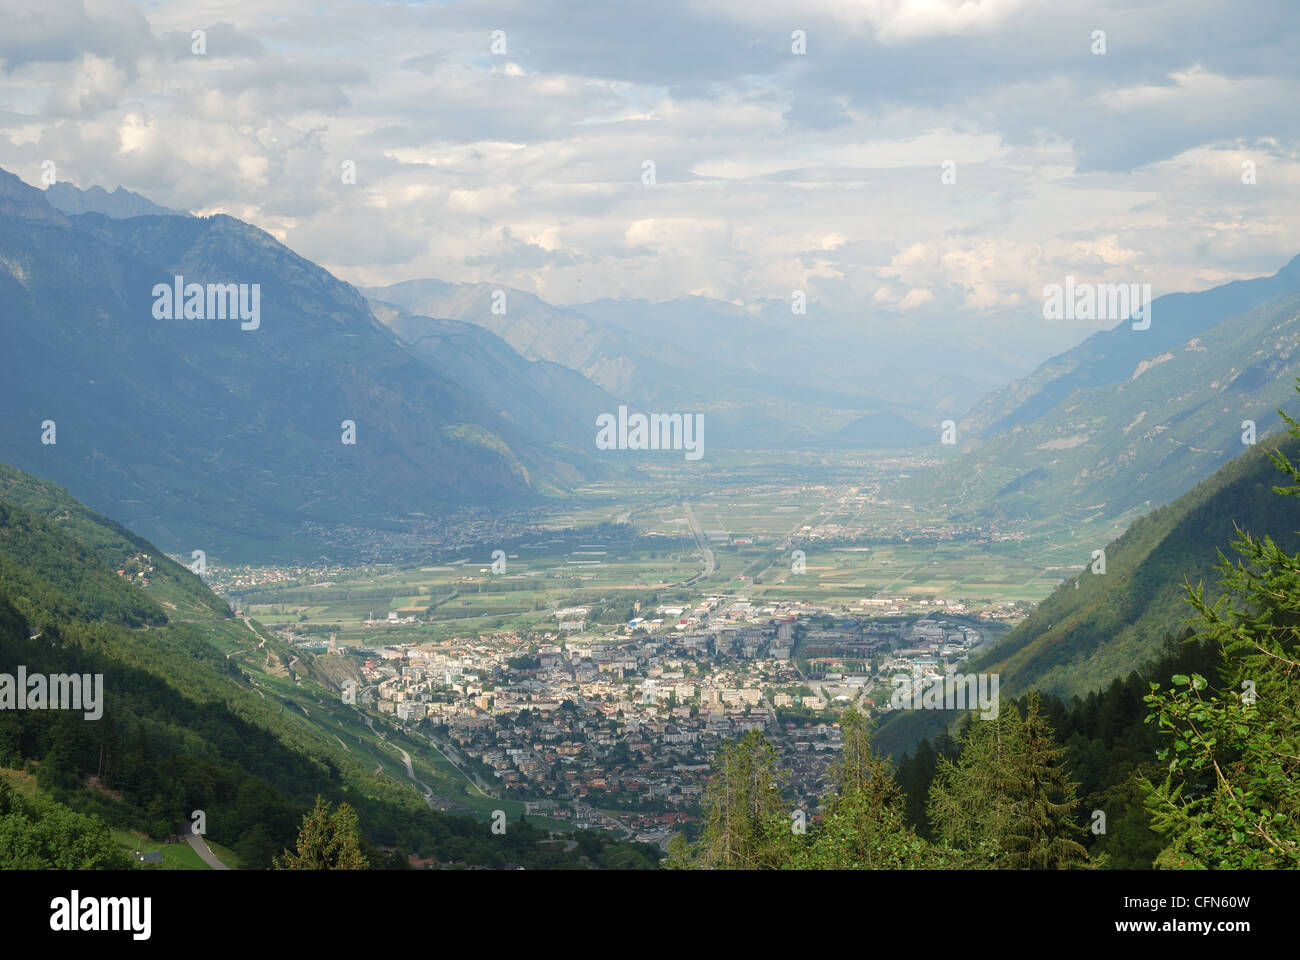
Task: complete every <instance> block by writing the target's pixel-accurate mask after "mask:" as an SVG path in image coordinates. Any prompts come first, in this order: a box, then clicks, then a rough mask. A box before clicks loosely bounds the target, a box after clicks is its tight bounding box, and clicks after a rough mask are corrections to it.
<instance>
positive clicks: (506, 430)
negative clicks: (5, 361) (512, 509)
mask: <svg viewBox="0 0 1300 960" xmlns="http://www.w3.org/2000/svg"><path fill="white" fill-rule="evenodd" d="M175 275H182V276H184V278H185V281H186V283H190V282H194V283H200V284H208V283H213V284H228V283H229V284H247V285H248V287H247V291H248V293H249V296H250V297H251V291H252V284H258V285H259V291H260V297H261V299H260V326H258V327H257V328H256V329H241V320H240V319H239V318H237V317H236V318H234V319H183V318H182V319H172V320H166V319H156V318H155V309H156V307H157V298H156V295H155V293H154V292H153V291H154V289H155V285H157V284H165V285H170V284H171V282H172V278H173V277H174V276H175ZM0 304H3V307H0V310H2V311H3V338H4V345H5V348H6V354H7V355H8V356H9V357H11V358H14V359H15V361H16V366H15V369H14V370H13V375H12V376H9V377H6V378H4V383H3V385H2V386H0V404H2V405H3V407H4V409H5V410H6V414H7V415H6V416H5V417H4V418H3V420H2V421H0V455H3V456H5V457H7V458H8V459H10V460H12V461H13V462H15V463H16V464H17V465H18V466H20V467H23V468H26V469H31V470H35V471H37V472H39V473H41V474H42V475H44V476H48V477H50V478H52V479H54V480H56V481H58V482H60V483H62V484H64V485H66V486H68V487H69V488H70V489H71V490H73V491H74V492H75V493H77V494H79V495H80V496H82V497H83V498H84V499H85V500H86V502H88V503H90V504H91V505H92V506H94V507H95V508H96V509H98V510H100V511H103V512H106V513H109V514H111V515H113V516H114V517H116V518H118V519H119V520H121V521H122V522H123V523H124V524H126V525H127V526H130V527H132V528H134V529H139V530H142V531H144V532H145V533H146V534H147V535H148V536H149V537H150V538H151V539H153V540H157V541H159V542H161V543H163V544H164V545H165V546H166V547H168V548H169V549H174V550H177V551H179V552H184V553H186V554H188V553H189V551H190V550H191V549H193V548H201V549H205V550H207V551H208V552H209V554H222V553H224V554H226V555H232V554H233V555H236V556H238V555H248V554H251V553H257V554H259V555H261V556H262V558H263V559H265V558H267V557H270V556H276V555H279V556H284V555H290V556H301V555H302V554H303V553H305V552H310V553H312V554H313V555H314V554H315V553H316V552H319V550H318V549H316V547H317V544H316V542H315V541H314V540H313V539H312V537H313V534H312V531H313V530H314V529H315V528H317V527H336V526H338V525H348V526H351V527H356V528H362V529H366V528H369V529H378V530H390V529H394V528H400V527H401V526H402V525H403V524H405V523H407V522H408V521H409V520H410V519H411V518H412V517H413V516H415V517H418V516H428V515H433V514H439V513H443V512H446V511H448V510H451V509H454V508H456V507H459V506H463V505H467V504H478V505H491V504H494V503H501V502H510V503H512V504H521V503H527V502H529V500H531V499H533V498H535V497H536V496H538V494H539V493H542V492H546V491H548V490H552V489H561V488H563V486H564V485H565V484H566V483H568V482H571V481H572V480H573V479H574V477H575V476H577V475H578V473H579V471H578V469H577V468H575V466H574V461H575V460H577V461H581V459H582V456H584V455H585V454H583V455H577V454H574V453H573V451H569V452H568V453H567V454H566V451H565V450H563V449H555V448H553V447H552V446H551V445H550V443H549V440H550V438H549V437H547V436H545V435H542V436H538V435H535V434H532V433H529V432H527V431H525V430H522V429H520V428H519V427H518V426H516V425H514V424H511V423H510V422H509V421H508V420H506V419H504V418H503V417H502V416H501V415H500V414H499V413H498V412H496V411H495V410H493V409H492V408H491V407H489V406H488V405H486V404H485V403H484V402H483V400H481V399H480V398H479V397H478V396H475V395H474V394H472V393H470V392H468V391H467V390H466V389H465V388H464V387H463V386H461V385H459V384H457V383H455V382H453V381H452V380H450V379H448V378H446V377H444V376H440V375H439V374H438V372H437V371H435V370H433V369H431V367H430V365H429V364H428V363H427V362H424V361H421V360H420V359H418V358H416V357H415V356H413V355H412V354H411V353H410V352H409V351H408V350H407V349H406V348H405V347H404V346H403V345H402V344H401V342H400V341H399V340H398V338H397V337H396V336H395V335H394V334H393V333H392V332H391V331H390V330H388V329H387V328H386V327H384V326H383V325H382V324H380V323H379V322H377V321H376V320H375V319H374V317H373V316H372V315H371V312H370V309H369V307H368V305H367V304H366V302H365V301H364V300H363V299H362V297H361V296H359V295H358V294H357V293H356V291H355V290H353V289H352V288H351V287H350V286H348V285H347V284H344V283H342V282H340V281H338V280H336V279H335V278H334V277H332V276H330V275H329V274H328V273H327V272H325V271H324V270H322V269H321V268H319V267H317V266H316V265H315V264H313V263H311V262H309V261H307V260H304V259H303V258H301V257H298V256H297V255H295V254H294V253H293V252H292V251H290V250H288V249H287V248H285V247H283V246H282V245H281V244H279V243H277V242H276V241H275V240H274V239H272V238H271V237H270V236H268V235H267V234H265V233H263V232H262V231H260V230H257V229H255V228H253V227H251V226H249V225H247V224H244V223H242V222H240V221H238V220H234V219H232V218H230V217H225V216H215V217H207V218H197V217H189V216H185V217H179V216H147V217H135V218H131V219H112V218H109V217H105V216H103V215H100V214H84V215H80V216H71V217H70V216H66V215H64V214H62V213H60V212H59V211H57V210H56V209H55V208H53V207H52V206H50V205H49V204H48V203H47V202H46V200H45V197H44V195H43V194H42V193H41V191H38V190H35V189H33V188H31V187H28V186H26V185H25V184H23V183H22V182H21V181H19V180H18V179H17V178H15V177H13V176H11V175H9V174H7V173H4V172H2V171H0ZM205 312H206V310H205ZM447 362H448V363H449V364H454V363H455V359H454V357H448V358H447ZM543 412H544V408H543ZM47 420H50V421H54V423H55V425H56V428H57V429H56V433H55V437H54V439H55V440H56V442H55V443H54V444H48V443H42V434H43V432H44V431H45V428H44V427H42V424H43V423H44V422H45V421H47ZM345 420H351V421H353V422H354V423H355V425H356V443H355V444H345V443H343V442H342V441H343V426H342V424H343V421H345ZM566 456H569V457H570V459H569V460H566V459H565V458H566Z"/></svg>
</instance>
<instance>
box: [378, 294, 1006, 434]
mask: <svg viewBox="0 0 1300 960" xmlns="http://www.w3.org/2000/svg"><path fill="white" fill-rule="evenodd" d="M498 291H499V292H500V294H501V296H500V297H499V298H498V300H497V303H498V304H499V306H498V307H497V311H496V312H494V310H493V303H494V301H493V295H494V293H496V292H498ZM365 292H366V295H367V296H369V297H370V298H371V301H372V303H385V304H389V305H392V306H396V307H398V308H400V309H401V310H403V311H405V312H407V313H410V314H420V315H424V316H429V317H447V318H450V319H455V320H462V321H465V322H467V323H471V324H474V325H476V326H480V327H483V328H484V329H487V330H490V331H492V332H493V333H495V334H497V335H498V336H500V337H501V338H502V339H503V340H505V341H506V342H507V343H508V344H509V345H510V346H511V347H513V348H514V349H515V350H516V351H518V352H519V353H520V354H522V355H523V356H525V357H527V358H529V359H533V360H548V361H553V362H555V363H558V364H560V365H562V366H565V367H568V368H569V369H571V370H574V371H577V372H580V373H582V374H583V375H584V376H586V377H587V378H589V379H590V380H592V381H593V382H594V383H596V384H598V385H599V386H601V387H602V388H603V389H604V390H605V391H607V392H608V393H609V394H610V395H612V396H613V397H616V398H617V399H618V400H619V401H622V402H627V403H629V404H632V405H633V406H635V407H637V408H640V409H642V410H692V411H700V412H705V413H707V414H708V415H709V420H708V422H709V424H710V427H709V438H710V439H709V442H710V443H711V444H713V445H715V446H731V447H735V446H762V445H776V444H800V445H803V444H809V443H812V444H816V443H829V444H832V445H859V446H878V447H879V446H891V445H893V444H894V443H896V442H897V441H898V439H899V438H903V439H904V441H905V442H904V444H903V445H914V444H915V443H919V442H924V441H923V440H921V439H919V438H926V439H928V438H931V437H933V436H934V435H935V431H936V430H937V428H938V419H936V417H935V415H934V414H933V412H932V411H931V410H930V409H929V408H928V407H926V406H918V405H916V404H911V405H909V404H901V403H895V402H890V401H887V400H882V399H881V398H880V396H879V394H878V393H876V392H874V388H875V387H877V386H879V384H878V383H877V382H876V381H874V380H873V379H872V377H871V376H870V375H869V374H867V373H865V372H864V370H863V369H862V366H863V364H864V362H865V361H864V359H863V358H864V357H866V356H868V355H871V354H870V353H869V352H867V351H864V352H862V354H861V355H856V354H855V353H854V351H851V350H836V349H834V348H833V344H832V343H830V342H824V341H823V340H819V339H818V338H816V337H812V338H808V336H807V335H808V333H809V331H808V328H807V323H806V320H807V318H803V317H799V318H793V317H791V316H790V315H789V307H788V306H786V307H785V315H784V316H783V315H782V314H781V313H780V311H779V310H778V309H777V306H776V305H774V304H771V303H768V304H765V305H760V308H756V309H755V310H746V309H743V308H740V307H737V306H735V305H733V304H726V303H722V302H721V301H716V300H709V299H706V298H702V297H682V298H679V299H677V300H673V301H669V302H667V303H661V304H650V303H648V302H646V301H640V300H638V301H623V300H602V301H596V302H594V303H588V304H582V305H580V306H576V307H557V306H554V305H552V304H549V303H546V302H545V301H543V300H541V299H539V298H537V297H535V296H533V295H532V294H529V293H525V292H524V291H521V290H515V289H513V288H509V287H501V286H498V285H494V284H489V283H479V284H449V283H444V282H442V281H439V280H411V281H407V282H404V283H398V284H394V285H392V286H389V287H381V288H372V289H369V290H366V291H365ZM502 310H504V312H501V311H502ZM796 320H797V321H798V322H794V321H796ZM805 340H808V342H806V343H805V342H804V341H805ZM871 356H873V359H872V362H873V363H883V360H882V358H880V357H875V356H874V355H871ZM986 387H987V384H982V385H981V390H980V392H982V391H983V389H984V388H986ZM931 399H932V400H936V399H938V398H937V397H932V398H931ZM963 406H964V404H963Z"/></svg>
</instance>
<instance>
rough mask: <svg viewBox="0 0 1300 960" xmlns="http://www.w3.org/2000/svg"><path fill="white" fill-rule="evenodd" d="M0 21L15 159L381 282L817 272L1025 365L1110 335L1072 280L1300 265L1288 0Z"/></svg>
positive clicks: (340, 10) (671, 0)
mask: <svg viewBox="0 0 1300 960" xmlns="http://www.w3.org/2000/svg"><path fill="white" fill-rule="evenodd" d="M0 23H2V24H3V29H0V167H4V168H5V169H8V170H10V171H12V172H14V173H16V174H18V175H19V176H21V177H22V178H23V179H25V180H27V181H28V182H29V183H33V184H36V185H39V184H40V179H41V173H42V169H43V168H42V164H43V163H44V162H46V161H53V162H54V164H55V170H56V171H57V177H58V179H59V180H68V181H71V182H72V183H74V184H76V185H78V186H80V187H83V188H84V187H89V186H91V185H93V184H99V185H102V186H104V187H106V188H108V189H110V190H111V189H113V188H114V187H116V186H119V185H121V186H124V187H126V188H127V189H129V190H134V191H136V192H139V193H142V194H144V195H145V196H147V197H149V198H150V199H152V200H154V201H155V202H158V203H162V204H165V205H168V206H173V207H178V208H184V209H188V210H191V211H193V212H195V213H198V214H211V213H228V214H231V215H233V216H237V217H239V218H241V219H244V220H247V221H249V222H251V223H253V224H256V225H257V226H259V227H261V228H263V229H265V230H267V231H268V232H270V233H271V234H272V235H274V236H275V237H276V238H278V239H280V240H281V241H283V242H284V243H286V244H288V245H289V246H290V247H292V248H293V249H295V250H296V251H298V252H299V253H301V254H303V255H304V256H306V257H308V258H310V259H312V260H315V261H317V262H319V263H321V264H322V265H323V266H325V267H327V268H328V269H330V270H331V271H332V272H334V273H335V274H336V275H338V276H339V277H341V278H342V279H344V280H348V281H350V282H353V283H356V284H358V285H379V284H387V283H394V282H397V281H400V280H407V279H413V278H420V277H433V278H437V279H440V280H445V281H451V282H460V281H476V282H477V281H492V282H497V283H503V284H507V285H510V286H513V287H518V288H522V289H525V290H528V291H530V292H533V293H535V294H537V295H538V296H541V297H542V298H543V299H546V300H548V301H551V302H552V303H560V304H566V303H581V302H584V301H590V300H594V299H597V298H601V297H615V298H617V297H625V298H645V299H649V300H653V301H662V300H670V299H673V298H676V297H679V296H684V295H700V296H709V297H716V298H719V299H723V300H728V301H733V302H737V303H742V302H747V303H752V302H754V301H757V300H761V299H766V298H775V299H781V300H787V301H788V300H790V298H791V295H792V292H793V291H794V290H802V291H805V292H806V296H807V298H808V301H809V303H810V308H809V315H808V318H807V319H806V320H805V321H803V322H809V323H812V322H815V317H816V313H817V310H818V309H819V308H820V309H825V310H826V311H828V312H833V313H835V314H836V315H837V316H840V317H851V318H854V319H855V320H856V319H858V318H860V320H861V322H862V323H881V324H887V323H889V322H890V321H891V318H894V319H899V318H905V319H906V320H907V322H909V323H919V324H925V325H930V326H933V327H934V328H935V329H936V330H940V331H945V330H947V329H956V328H957V327H962V328H964V329H965V330H966V331H967V332H969V331H970V330H972V329H974V330H987V331H988V336H989V337H991V338H1001V339H1002V340H1004V341H1005V342H1006V343H1007V344H1008V349H1012V350H1019V351H1021V353H1022V354H1023V355H1024V356H1023V358H1022V359H1024V361H1025V362H1026V363H1027V362H1029V359H1041V358H1042V357H1044V356H1046V355H1047V353H1048V352H1051V351H1055V350H1058V349H1064V348H1065V347H1068V346H1070V345H1072V344H1073V343H1075V342H1078V340H1080V339H1082V337H1083V336H1085V335H1086V334H1087V333H1090V332H1092V331H1093V330H1095V329H1098V328H1100V327H1103V326H1111V325H1113V322H1093V321H1069V322H1062V321H1047V320H1044V319H1043V315H1042V301H1043V287H1044V286H1045V285H1047V284H1053V283H1063V282H1064V279H1065V277H1066V276H1073V277H1075V278H1076V282H1078V283H1085V282H1098V283H1120V282H1123V283H1150V284H1151V285H1152V292H1153V295H1154V296H1159V295H1160V294H1162V293H1167V292H1172V291H1175V290H1197V289H1204V288H1207V287H1210V286H1214V285H1216V284H1218V283H1222V282H1225V281H1227V280H1231V279H1235V278H1240V277H1249V276H1259V275H1265V274H1271V273H1273V272H1275V271H1276V270H1277V269H1278V268H1279V267H1280V266H1282V265H1283V264H1284V263H1286V262H1287V261H1288V260H1290V259H1291V258H1292V257H1293V256H1295V255H1296V254H1297V253H1300V218H1297V217H1296V216H1295V213H1296V204H1295V200H1296V197H1297V192H1298V188H1300V164H1298V160H1297V134H1298V130H1297V128H1298V126H1300V110H1297V109H1296V96H1295V95H1296V91H1297V83H1296V80H1297V73H1298V72H1300V56H1297V54H1300V6H1297V5H1296V4H1295V3H1294V0H1281V2H1268V0H1260V2H1255V3H1250V4H1245V5H1243V4H1238V3H1235V2H1217V3H1216V2H1205V0H1127V2H1118V0H1116V2H1096V3H1087V4H1084V3H1073V2H1057V0H1054V2H1045V3H1030V2H1022V0H985V2H962V0H857V2H847V0H846V2H839V0H807V2H801V3H797V4H791V3H776V2H773V0H698V2H685V0H683V2H678V0H664V2H646V3H632V2H616V3H592V2H590V0H579V2H574V0H555V2H551V0H525V2H518V3H514V2H455V3H441V4H425V3H386V2H340V3H323V2H304V0H255V2H245V0H233V2H220V3H217V2H203V0H194V2H190V0H185V2H166V3H136V2H130V0H0ZM196 30H202V31H204V33H203V39H202V47H203V49H202V51H201V52H196V47H197V46H198V43H197V41H196V40H195V35H194V31H196ZM498 31H499V32H498ZM1098 31H1101V32H1102V33H1098ZM1103 34H1104V37H1103ZM1103 40H1104V53H1103V52H1100V50H1099V47H1100V45H1101V43H1102V42H1103ZM800 50H802V51H803V52H800ZM648 162H651V163H653V165H654V166H653V173H654V176H653V182H647V181H649V180H650V178H649V175H648V169H647V163H648ZM349 163H350V164H352V165H353V167H354V169H355V183H349V182H345V180H346V179H347V178H346V177H345V175H344V171H345V169H346V165H347V164H349ZM1244 165H1250V167H1249V169H1253V177H1251V176H1248V175H1247V172H1246V171H1247V167H1246V166H1244ZM1250 179H1253V180H1254V182H1253V183H1249V182H1243V181H1245V180H1250ZM945 181H950V182H945Z"/></svg>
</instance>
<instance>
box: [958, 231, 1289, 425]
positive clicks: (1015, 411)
mask: <svg viewBox="0 0 1300 960" xmlns="http://www.w3.org/2000/svg"><path fill="white" fill-rule="evenodd" d="M1297 292H1300V256H1298V257H1296V258H1295V259H1293V260H1292V261H1291V262H1290V263H1288V264H1287V265H1286V266H1285V267H1283V268H1282V269H1281V270H1279V271H1278V272H1277V273H1275V274H1274V275H1273V276H1271V277H1257V278H1255V279H1253V280H1234V281H1233V282H1231V283H1225V284H1223V285H1222V286H1218V287H1213V288H1211V289H1209V290H1204V291H1201V292H1199V293H1171V294H1166V295H1164V296H1161V297H1157V298H1156V299H1155V300H1154V301H1152V313H1151V316H1152V321H1151V326H1150V328H1149V329H1146V330H1134V329H1133V328H1132V323H1131V322H1130V321H1128V320H1125V321H1123V322H1122V323H1119V324H1118V325H1116V326H1115V327H1113V328H1112V329H1110V330H1103V331H1100V332H1098V333H1095V334H1093V335H1092V336H1090V337H1088V339H1086V340H1084V341H1083V343H1081V344H1079V345H1078V346H1077V347H1075V348H1073V349H1072V350H1067V351H1066V352H1065V353H1062V354H1060V355H1058V356H1055V357H1052V358H1051V359H1050V360H1047V361H1046V362H1044V363H1043V364H1041V365H1040V366H1039V367H1038V368H1037V369H1036V370H1035V371H1034V372H1033V373H1032V374H1030V375H1029V376H1028V377H1025V378H1024V379H1021V380H1016V381H1014V382H1012V383H1011V384H1009V385H1007V386H1006V387H1003V388H1001V389H999V390H995V391H993V392H992V393H990V394H989V395H988V396H987V397H985V398H984V399H982V400H981V401H980V402H979V403H978V404H976V406H975V407H974V408H973V409H972V410H971V411H970V413H969V414H967V415H966V416H965V417H963V418H962V423H961V427H962V434H963V436H964V437H965V438H967V439H974V438H976V437H982V436H987V435H990V434H994V433H998V432H1001V431H1003V430H1007V429H1010V428H1011V427H1014V426H1016V425H1018V424H1022V423H1032V422H1034V421H1036V420H1041V419H1043V418H1044V417H1046V416H1048V415H1049V414H1050V413H1052V412H1053V411H1054V410H1057V409H1059V407H1060V406H1061V405H1062V404H1063V403H1065V402H1066V401H1067V400H1068V399H1069V397H1070V395H1071V394H1072V393H1074V391H1076V390H1084V389H1091V388H1097V387H1105V386H1113V385H1117V384H1122V383H1124V382H1125V381H1127V380H1129V379H1130V378H1131V377H1132V375H1133V371H1134V370H1135V369H1136V368H1137V366H1138V364H1140V363H1141V362H1142V361H1143V360H1148V359H1150V358H1152V357H1155V356H1158V355H1160V354H1161V353H1163V352H1164V351H1166V350H1171V349H1174V348H1176V347H1179V346H1181V345H1182V344H1184V343H1186V342H1187V341H1188V340H1190V339H1191V338H1192V337H1194V336H1196V335H1197V334H1198V333H1202V332H1204V331H1206V330H1209V329H1210V328H1211V327H1213V326H1215V325H1216V324H1218V323H1220V322H1222V321H1223V320H1225V319H1227V318H1229V317H1235V316H1238V315H1239V314H1242V313H1246V312H1247V311H1249V310H1251V309H1253V308H1254V307H1257V306H1259V305H1260V304H1263V303H1267V302H1268V301H1270V300H1275V299H1277V298H1279V297H1284V296H1286V295H1287V294H1291V293H1297ZM1054 322H1068V321H1054Z"/></svg>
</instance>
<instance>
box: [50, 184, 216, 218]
mask: <svg viewBox="0 0 1300 960" xmlns="http://www.w3.org/2000/svg"><path fill="white" fill-rule="evenodd" d="M45 199H46V200H48V201H49V203H50V206H52V207H54V208H55V209H56V210H61V211H62V212H63V213H68V214H78V213H102V214H103V215H104V216H106V217H113V218H114V219H116V220H125V219H127V218H128V217H188V216H190V215H191V214H190V213H189V211H187V210H172V209H171V208H170V207H163V206H159V205H158V204H156V203H154V202H153V201H152V200H150V199H148V198H147V197H142V196H140V194H138V193H132V192H131V191H130V190H126V189H123V188H122V187H118V188H117V189H116V190H114V191H113V192H112V193H109V192H108V191H107V190H105V189H104V188H103V187H100V186H93V187H90V188H89V189H87V190H81V189H79V188H77V187H74V186H73V185H72V184H70V183H68V182H67V181H60V182H59V183H54V184H51V185H50V187H49V189H47V190H46V191H45Z"/></svg>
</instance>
